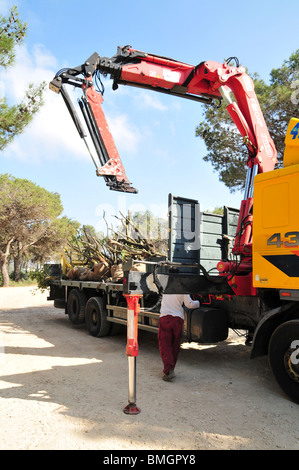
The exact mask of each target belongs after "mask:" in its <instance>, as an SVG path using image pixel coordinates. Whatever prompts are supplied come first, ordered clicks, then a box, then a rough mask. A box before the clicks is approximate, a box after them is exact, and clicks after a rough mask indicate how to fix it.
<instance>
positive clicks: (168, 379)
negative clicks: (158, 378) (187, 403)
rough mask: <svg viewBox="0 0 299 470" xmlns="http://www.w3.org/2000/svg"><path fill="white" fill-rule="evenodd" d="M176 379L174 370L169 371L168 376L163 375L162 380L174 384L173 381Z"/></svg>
mask: <svg viewBox="0 0 299 470" xmlns="http://www.w3.org/2000/svg"><path fill="white" fill-rule="evenodd" d="M174 378H175V373H174V370H173V369H169V371H168V372H166V374H164V375H163V377H162V380H165V382H172V380H173V379H174Z"/></svg>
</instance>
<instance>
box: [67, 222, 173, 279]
mask: <svg viewBox="0 0 299 470" xmlns="http://www.w3.org/2000/svg"><path fill="white" fill-rule="evenodd" d="M120 215H121V217H116V218H117V219H118V220H119V221H120V223H121V226H120V228H119V230H117V231H115V230H114V229H113V228H112V227H110V228H109V227H108V225H107V236H106V237H105V238H103V239H100V238H98V237H96V236H94V235H92V234H90V233H89V231H88V230H87V229H86V228H85V227H83V234H81V236H79V237H77V238H76V240H74V241H73V243H72V245H71V247H70V250H71V252H72V255H71V256H72V259H71V260H70V265H71V269H70V270H69V271H68V273H67V277H68V278H69V279H77V280H90V281H100V280H109V281H113V282H118V281H120V280H121V279H122V278H123V270H122V263H123V262H124V261H126V260H129V259H134V260H140V261H142V260H150V259H153V258H161V257H165V255H166V247H165V244H164V246H163V242H162V241H161V240H157V241H152V240H148V239H147V238H145V237H144V236H143V235H142V234H141V233H140V231H139V229H138V227H137V226H136V225H134V224H133V222H132V220H131V217H130V215H128V216H124V215H122V214H120ZM68 253H69V255H70V252H69V251H68ZM74 258H77V260H78V259H79V260H80V266H78V265H77V266H75V265H74V264H78V261H76V263H74V261H73V260H74ZM132 269H135V270H145V265H144V264H141V263H140V264H135V265H134V268H132Z"/></svg>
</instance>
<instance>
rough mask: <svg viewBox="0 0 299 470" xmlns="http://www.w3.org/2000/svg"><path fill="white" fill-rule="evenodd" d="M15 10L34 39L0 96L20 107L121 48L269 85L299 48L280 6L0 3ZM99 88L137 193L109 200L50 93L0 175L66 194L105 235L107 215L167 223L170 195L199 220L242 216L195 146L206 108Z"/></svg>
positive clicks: (70, 206) (293, 23)
mask: <svg viewBox="0 0 299 470" xmlns="http://www.w3.org/2000/svg"><path fill="white" fill-rule="evenodd" d="M14 4H16V5H17V6H18V10H19V14H20V18H21V19H22V20H23V21H27V23H28V34H27V37H26V41H25V44H24V46H22V47H21V48H19V50H18V54H17V62H16V66H15V67H14V68H11V69H8V70H7V71H6V72H3V71H0V93H1V94H2V96H3V95H5V96H6V97H7V98H8V99H9V100H11V102H18V101H20V100H21V99H22V96H23V93H24V89H25V88H26V85H27V84H28V83H29V82H36V83H39V82H41V81H42V80H45V81H46V82H49V81H50V80H51V79H52V78H53V76H54V74H55V73H56V72H57V71H58V70H59V69H61V68H63V67H72V66H76V65H79V64H81V63H83V62H84V61H85V59H86V58H88V57H89V56H90V55H91V54H92V53H93V52H95V51H96V52H98V53H99V55H101V56H108V57H110V56H112V55H114V54H115V53H116V49H117V46H119V45H120V46H125V45H127V44H130V45H132V47H133V48H136V49H138V50H141V51H144V52H151V53H153V54H157V55H164V56H168V57H172V58H173V59H176V60H180V61H182V62H186V63H189V64H194V65H197V64H198V63H200V62H202V61H203V60H215V61H218V62H223V60H224V59H226V58H228V57H230V56H237V57H238V58H239V60H240V63H241V64H242V65H244V66H245V67H246V68H247V69H248V70H249V71H250V72H257V73H259V75H260V76H261V77H262V78H263V79H264V80H265V81H268V79H269V74H270V72H271V70H272V69H273V68H277V67H279V66H280V65H281V64H282V62H283V60H285V59H287V58H288V57H289V56H290V55H291V53H292V52H293V51H294V50H296V49H297V48H298V18H297V16H298V15H296V14H295V11H294V8H292V9H291V10H290V9H289V8H288V6H287V4H285V3H284V2H281V1H277V0H272V1H268V0H263V1H256V0H252V1H250V2H246V3H245V4H244V3H240V2H238V1H230V0H228V1H226V2H221V1H219V0H214V1H213V2H206V1H201V0H189V1H188V2H185V3H184V2H182V1H178V0H172V1H169V0H159V1H158V0H151V2H148V1H144V0H138V1H134V0H132V1H131V2H124V1H123V0H122V1H119V0H113V1H110V2H108V1H107V0H106V1H100V0H89V1H88V2H82V0H80V1H79V0H15V1H10V0H0V12H1V14H3V15H5V14H7V13H8V11H9V8H10V7H11V6H12V5H14ZM104 85H105V94H104V105H103V108H104V111H105V113H106V116H107V119H108V122H109V124H110V128H111V131H112V134H113V135H114V138H115V141H116V144H117V147H118V150H119V153H120V156H121V159H122V161H123V164H124V167H125V169H126V173H127V175H128V178H129V179H130V181H131V182H132V185H133V186H134V187H136V188H137V189H138V190H139V193H138V194H137V195H132V194H128V195H125V194H122V193H117V192H113V191H110V190H109V189H108V188H107V187H106V185H105V183H104V181H103V180H102V179H101V178H98V177H96V175H95V169H94V166H93V163H92V161H91V159H90V157H89V155H88V153H87V151H86V148H85V146H84V143H83V141H82V140H81V139H80V138H79V135H78V134H77V132H76V130H75V128H74V125H73V123H72V121H71V119H70V117H69V115H68V113H67V111H66V109H65V107H64V104H63V102H62V98H61V97H60V96H57V95H56V94H55V93H53V92H51V91H50V90H49V91H47V93H46V102H45V106H44V107H43V109H42V110H41V111H40V112H39V114H38V115H37V116H36V118H35V119H34V120H33V122H32V123H31V124H30V126H29V127H28V128H27V129H26V131H25V133H24V134H23V135H22V136H20V137H18V138H16V139H15V140H14V142H13V143H12V144H11V145H10V146H9V147H7V148H6V149H5V151H4V152H2V155H1V167H0V168H1V170H0V172H1V173H9V174H12V175H13V176H16V177H19V178H27V179H30V180H31V181H33V182H34V183H36V184H38V185H40V186H42V187H44V188H46V189H47V190H49V191H54V192H57V193H59V194H60V196H61V200H62V204H63V206H64V214H65V215H67V216H68V217H70V218H72V219H76V220H78V221H79V222H80V223H81V224H91V225H94V226H95V227H96V229H98V230H100V229H103V228H104V225H103V220H102V215H103V210H105V212H106V215H107V216H109V215H113V214H118V211H119V210H121V211H123V212H127V210H131V211H133V212H134V211H137V210H146V209H149V210H151V211H152V212H154V213H155V214H156V215H158V216H165V215H166V210H167V202H168V194H169V193H173V194H174V195H176V196H184V197H190V198H193V199H197V200H198V201H199V202H200V204H201V209H202V210H206V209H211V208H213V207H216V206H222V205H228V206H231V207H237V208H238V207H239V205H240V201H241V199H242V194H240V193H235V194H231V193H230V191H229V190H228V189H227V188H226V187H225V186H224V184H223V183H220V182H219V178H218V175H217V173H215V172H213V170H212V168H211V165H210V164H209V163H206V162H204V161H203V159H202V157H203V156H204V155H205V152H206V149H205V146H204V143H203V142H202V141H201V140H200V138H198V137H195V127H196V125H197V124H198V123H199V122H200V121H201V119H202V111H203V108H202V105H201V104H200V103H196V102H192V101H187V100H182V99H179V98H175V97H170V96H164V95H160V94H157V93H154V92H151V91H144V90H137V89H135V88H131V87H119V89H118V90H117V91H112V89H111V81H110V80H105V81H104Z"/></svg>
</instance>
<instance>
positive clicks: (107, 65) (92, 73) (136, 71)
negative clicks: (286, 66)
mask: <svg viewBox="0 0 299 470" xmlns="http://www.w3.org/2000/svg"><path fill="white" fill-rule="evenodd" d="M229 62H230V60H228V61H227V62H224V63H223V64H221V63H218V62H213V61H206V62H201V63H200V64H198V65H197V66H194V65H189V64H185V63H183V62H179V61H177V60H173V59H170V58H167V57H161V56H158V55H154V54H148V53H144V52H141V51H138V50H135V49H132V48H131V46H126V47H123V48H120V47H119V48H118V50H117V53H116V55H114V56H113V57H111V58H107V57H100V56H99V55H98V54H97V53H94V54H93V55H92V56H90V57H89V59H87V61H86V62H85V63H84V64H82V65H80V66H78V67H74V68H72V69H65V70H62V71H60V72H59V73H58V74H56V76H55V77H54V79H53V80H52V81H51V83H50V88H51V89H52V90H54V91H56V92H57V93H59V92H61V93H62V95H63V98H64V100H65V102H66V104H67V107H68V109H69V111H70V113H71V115H72V117H73V120H74V122H75V125H76V127H77V129H78V131H79V133H80V136H81V137H83V138H85V133H84V130H83V128H82V126H81V124H80V121H79V118H78V116H77V115H76V112H75V110H74V108H73V106H72V104H71V102H70V99H69V97H68V95H67V92H66V90H65V86H64V85H65V84H71V85H74V86H77V87H80V88H82V90H83V98H82V100H81V102H79V104H80V107H81V110H82V112H83V115H84V118H85V121H86V123H87V127H88V129H89V132H90V134H91V137H92V140H93V143H94V145H95V149H96V152H97V155H98V158H99V160H100V163H101V167H99V166H98V165H97V164H96V162H95V160H94V159H93V160H94V162H95V165H96V168H97V175H100V176H103V177H104V179H105V180H106V184H107V185H108V186H109V187H110V189H114V190H118V191H126V192H137V191H136V190H135V188H132V186H131V183H130V182H129V181H128V178H127V176H126V173H125V170H124V167H123V164H122V162H121V159H120V156H119V154H118V152H117V149H116V146H115V144H114V141H113V138H112V135H111V134H110V131H109V127H108V124H107V121H106V118H105V115H104V112H103V111H102V108H101V103H102V101H103V100H102V95H101V93H98V92H97V91H96V90H95V87H94V81H93V79H95V81H96V80H97V79H98V80H99V81H100V80H101V77H100V75H101V74H103V75H105V76H106V75H110V77H111V78H112V79H113V89H117V87H118V85H119V84H121V85H130V86H135V87H140V88H146V89H150V90H153V91H156V92H161V93H167V94H170V95H173V96H179V97H182V98H187V99H191V100H195V101H199V102H202V103H205V104H213V101H214V100H222V99H223V100H224V102H225V104H226V108H227V111H228V113H229V114H230V116H231V118H232V120H233V121H234V123H235V125H236V127H237V129H238V130H239V132H240V134H241V136H242V137H243V142H244V144H245V145H246V146H247V149H248V159H247V165H248V173H247V182H246V190H245V196H244V200H243V201H242V203H241V209H240V216H239V222H238V227H237V234H236V238H235V244H234V247H233V252H234V253H235V254H237V255H240V256H241V258H242V259H245V263H243V264H242V263H241V262H240V263H239V264H238V270H239V271H241V270H242V269H243V266H244V267H245V268H244V269H245V270H247V269H248V266H249V265H250V263H251V261H250V260H248V259H247V258H248V257H250V256H251V227H252V203H253V199H252V191H253V179H254V176H255V174H256V173H263V172H265V171H270V170H273V169H274V167H275V164H276V163H277V152H276V149H275V145H274V142H273V140H272V138H271V136H270V134H269V131H268V129H267V125H266V123H265V120H264V117H263V114H262V111H261V108H260V105H259V102H258V99H257V97H256V94H255V91H254V85H253V81H252V79H251V78H250V77H249V76H248V75H247V74H246V71H245V68H244V67H242V66H239V64H238V61H237V60H236V59H235V62H236V66H230V65H228V63H229ZM81 76H82V78H81ZM92 158H93V157H92Z"/></svg>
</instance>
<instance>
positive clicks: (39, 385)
mask: <svg viewBox="0 0 299 470" xmlns="http://www.w3.org/2000/svg"><path fill="white" fill-rule="evenodd" d="M46 297H47V293H43V294H42V293H41V292H38V291H37V290H35V289H34V288H32V287H9V288H0V367H1V377H0V425H1V437H0V449H1V450H4V449H7V450H10V449H15V450H21V449H24V450H37V449H44V450H49V449H50V450H54V449H57V450H64V449H65V450H73V449H78V450H79V449H85V450H88V449H89V450H93V449H96V450H122V451H130V450H131V451H132V450H133V449H134V450H142V449H144V450H145V449H146V450H153V451H154V450H158V449H160V450H164V451H166V450H168V451H169V450H177V451H178V450H229V449H232V450H237V449H240V450H241V449H242V450H247V449H261V450H263V449H264V450H269V449H271V450H275V449H292V450H294V449H297V450H298V449H299V432H298V431H299V426H298V417H299V408H298V405H296V404H294V403H292V402H291V401H290V400H289V399H288V397H286V396H285V395H284V394H283V393H282V392H281V391H280V389H279V387H278V385H277V384H276V382H275V380H274V378H273V377H272V374H271V371H270V369H269V366H268V360H267V358H265V357H263V358H258V359H255V360H250V359H249V354H250V349H249V348H248V347H247V346H245V344H244V339H243V338H240V337H238V336H236V335H235V334H232V335H230V337H229V338H228V340H227V341H224V342H222V343H221V344H218V345H216V346H214V345H209V346H207V345H205V346H203V345H202V346H199V345H197V344H195V343H190V344H189V343H184V344H182V349H181V352H180V356H179V360H178V364H177V368H176V373H177V378H176V379H175V381H174V382H173V383H167V382H164V381H162V380H161V377H162V363H161V359H160V356H159V350H158V344H157V336H156V335H155V334H152V333H148V332H142V331H140V333H139V356H138V358H137V406H138V407H140V408H141V412H140V413H139V414H138V415H135V416H132V415H126V414H125V413H124V412H123V409H124V407H125V406H126V405H127V403H128V359H127V356H126V353H125V347H126V332H125V330H124V332H123V333H121V334H120V335H118V336H112V337H105V338H94V337H91V336H90V335H89V334H88V332H87V331H86V329H85V327H84V326H77V327H75V326H73V325H72V324H71V323H70V322H69V320H68V318H67V317H66V316H65V315H64V311H63V310H59V309H55V308H54V307H53V303H52V302H47V300H46Z"/></svg>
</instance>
